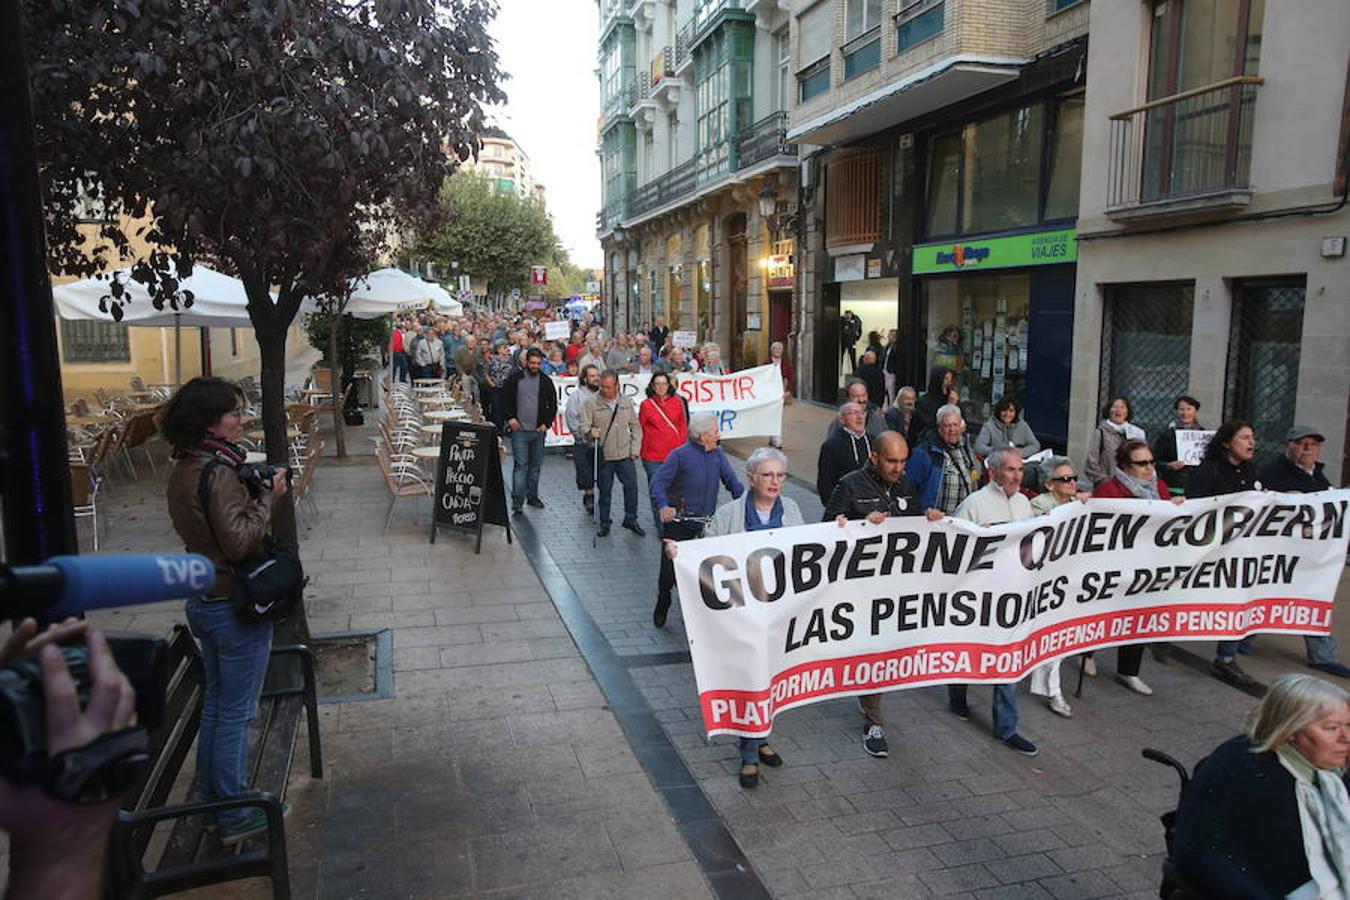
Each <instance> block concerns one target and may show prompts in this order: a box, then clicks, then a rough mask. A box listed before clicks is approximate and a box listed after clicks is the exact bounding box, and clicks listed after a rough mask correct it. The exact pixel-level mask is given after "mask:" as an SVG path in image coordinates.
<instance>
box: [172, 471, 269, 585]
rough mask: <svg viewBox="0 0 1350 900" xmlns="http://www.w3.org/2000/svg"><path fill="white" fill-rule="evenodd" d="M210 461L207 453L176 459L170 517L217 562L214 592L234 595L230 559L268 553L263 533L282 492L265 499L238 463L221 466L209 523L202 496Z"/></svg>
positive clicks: (194, 547) (195, 549)
mask: <svg viewBox="0 0 1350 900" xmlns="http://www.w3.org/2000/svg"><path fill="white" fill-rule="evenodd" d="M205 465H206V459H205V458H204V457H201V456H189V457H186V458H184V459H178V460H175V461H174V464H173V471H171V472H170V473H169V488H168V497H169V519H170V520H171V521H172V522H173V530H174V531H176V532H178V536H179V537H180V538H182V539H183V543H184V544H185V545H186V546H187V550H188V552H189V553H200V554H202V555H203V556H205V557H206V558H208V559H210V560H211V562H213V563H215V565H216V585H215V588H214V589H213V590H212V591H211V596H213V597H228V596H229V595H230V591H231V590H232V589H233V587H234V583H233V580H232V576H231V574H230V570H229V565H230V561H231V560H233V561H235V562H243V561H244V560H247V559H251V558H253V557H255V556H258V555H260V554H261V553H262V543H263V536H264V535H265V534H267V526H268V523H269V522H271V520H272V507H273V506H274V505H275V504H276V500H277V497H276V494H274V493H272V492H271V491H264V492H263V494H262V497H261V498H260V499H258V500H254V499H252V498H251V497H250V496H249V493H248V488H246V487H245V486H244V483H243V482H242V481H240V480H239V476H238V475H236V474H235V472H234V470H233V469H231V468H230V467H229V466H224V465H221V466H216V468H215V470H214V471H213V472H212V473H211V481H210V486H209V490H208V498H209V501H210V506H211V524H210V525H209V526H208V525H207V522H206V517H205V515H203V513H202V505H201V503H200V502H199V501H198V499H197V481H198V479H199V478H201V473H202V468H203V466H205ZM213 528H214V530H215V535H214V536H213V535H212V529H213ZM217 539H219V543H217Z"/></svg>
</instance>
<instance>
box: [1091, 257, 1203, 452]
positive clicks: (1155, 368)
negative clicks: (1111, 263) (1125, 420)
mask: <svg viewBox="0 0 1350 900" xmlns="http://www.w3.org/2000/svg"><path fill="white" fill-rule="evenodd" d="M1106 300H1107V309H1106V315H1105V317H1104V319H1103V333H1102V371H1101V396H1100V398H1099V399H1100V401H1101V402H1100V404H1099V409H1098V411H1100V406H1101V405H1105V403H1106V401H1107V399H1109V398H1111V397H1116V396H1121V395H1124V396H1125V397H1126V398H1128V399H1129V401H1130V407H1131V409H1132V411H1133V413H1134V418H1133V421H1134V424H1136V425H1138V426H1139V427H1140V428H1142V429H1144V433H1145V434H1146V435H1148V439H1149V440H1150V441H1152V440H1153V439H1154V438H1155V437H1157V436H1158V434H1159V433H1160V432H1161V431H1162V429H1164V428H1166V427H1167V423H1168V422H1170V421H1171V420H1172V401H1173V400H1174V399H1175V398H1176V395H1177V394H1179V393H1181V392H1182V391H1184V390H1185V389H1186V387H1187V385H1188V384H1189V383H1190V377H1191V316H1192V312H1193V309H1194V300H1195V284H1194V283H1193V282H1184V283H1173V284H1166V283H1142V284H1121V285H1112V286H1111V287H1110V288H1108V290H1107V293H1106Z"/></svg>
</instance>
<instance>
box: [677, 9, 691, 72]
mask: <svg viewBox="0 0 1350 900" xmlns="http://www.w3.org/2000/svg"><path fill="white" fill-rule="evenodd" d="M693 51H694V22H693V20H692V19H691V20H690V21H688V22H685V23H684V26H683V27H682V28H680V30H679V31H678V32H676V34H675V67H674V71H675V74H676V75H679V74H681V73H682V72H684V70H685V68H686V67H687V66H688V65H689V63H691V62H692V61H693V55H692V54H693Z"/></svg>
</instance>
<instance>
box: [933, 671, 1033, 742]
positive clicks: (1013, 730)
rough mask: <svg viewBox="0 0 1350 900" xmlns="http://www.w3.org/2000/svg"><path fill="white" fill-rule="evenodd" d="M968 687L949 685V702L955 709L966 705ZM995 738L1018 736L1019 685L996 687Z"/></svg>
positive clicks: (998, 685)
mask: <svg viewBox="0 0 1350 900" xmlns="http://www.w3.org/2000/svg"><path fill="white" fill-rule="evenodd" d="M967 687H968V685H964V684H949V685H947V700H948V702H950V703H951V705H952V706H953V707H957V706H965V705H966V689H967ZM993 718H994V737H996V738H998V739H999V740H1000V741H1006V740H1007V739H1008V738H1010V737H1012V736H1013V735H1014V734H1017V684H1016V683H1013V684H996V685H994V709H993Z"/></svg>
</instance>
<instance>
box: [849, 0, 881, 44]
mask: <svg viewBox="0 0 1350 900" xmlns="http://www.w3.org/2000/svg"><path fill="white" fill-rule="evenodd" d="M847 2H848V7H847V9H846V11H845V15H844V40H845V41H852V40H857V39H858V38H860V37H862V36H863V35H865V34H867V33H868V32H869V31H871V30H872V29H874V28H877V27H878V26H880V25H881V0H847Z"/></svg>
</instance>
